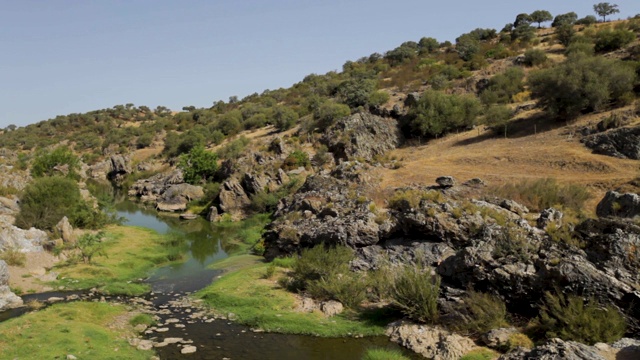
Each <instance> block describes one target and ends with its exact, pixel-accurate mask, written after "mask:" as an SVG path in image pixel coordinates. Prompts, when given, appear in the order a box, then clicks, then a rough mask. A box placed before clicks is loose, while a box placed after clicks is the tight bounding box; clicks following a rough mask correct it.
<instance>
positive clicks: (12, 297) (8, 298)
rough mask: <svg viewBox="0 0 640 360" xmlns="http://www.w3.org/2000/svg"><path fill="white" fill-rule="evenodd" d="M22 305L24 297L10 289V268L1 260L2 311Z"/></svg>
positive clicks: (0, 289) (0, 297) (0, 292)
mask: <svg viewBox="0 0 640 360" xmlns="http://www.w3.org/2000/svg"><path fill="white" fill-rule="evenodd" d="M19 306H22V299H21V298H20V297H19V296H17V295H16V294H14V293H13V292H11V290H10V289H9V268H8V267H7V263H6V262H4V260H0V311H4V310H7V309H12V308H15V307H19Z"/></svg>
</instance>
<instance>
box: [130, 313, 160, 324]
mask: <svg viewBox="0 0 640 360" xmlns="http://www.w3.org/2000/svg"><path fill="white" fill-rule="evenodd" d="M129 324H130V325H131V326H136V325H141V324H142V325H147V326H150V325H155V324H156V321H155V320H154V319H153V316H151V315H149V314H138V315H136V316H134V317H132V318H131V320H129Z"/></svg>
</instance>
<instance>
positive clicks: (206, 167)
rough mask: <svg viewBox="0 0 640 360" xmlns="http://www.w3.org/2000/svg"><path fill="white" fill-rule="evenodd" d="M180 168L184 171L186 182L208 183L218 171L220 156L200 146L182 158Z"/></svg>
mask: <svg viewBox="0 0 640 360" xmlns="http://www.w3.org/2000/svg"><path fill="white" fill-rule="evenodd" d="M178 167H179V168H181V169H182V174H183V176H184V181H186V182H188V183H189V184H197V183H200V182H205V183H206V182H207V181H208V180H211V179H213V177H214V176H215V174H216V171H218V155H217V154H216V153H213V152H209V151H206V150H205V149H204V146H202V145H198V146H195V147H193V148H192V149H191V150H189V153H188V154H182V155H181V156H180V163H179V164H178Z"/></svg>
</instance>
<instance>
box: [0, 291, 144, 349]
mask: <svg viewBox="0 0 640 360" xmlns="http://www.w3.org/2000/svg"><path fill="white" fill-rule="evenodd" d="M126 311H127V310H126V308H125V307H123V306H120V305H111V304H105V303H94V302H74V303H68V304H57V305H53V306H51V307H49V308H47V309H45V310H41V311H37V312H33V313H29V314H26V315H23V316H20V317H18V318H14V319H11V320H7V321H5V322H2V323H0V358H2V359H66V358H67V355H74V356H75V357H77V358H78V359H93V360H116V359H132V360H136V359H148V358H149V356H150V355H152V353H150V352H144V351H140V350H137V349H136V348H134V347H133V346H130V345H129V344H128V343H127V340H126V338H127V334H132V329H131V328H130V327H129V325H127V324H126V323H125V324H124V325H123V327H124V328H120V329H111V328H109V327H110V325H113V324H114V323H116V319H117V318H118V317H121V316H124V315H125V313H126Z"/></svg>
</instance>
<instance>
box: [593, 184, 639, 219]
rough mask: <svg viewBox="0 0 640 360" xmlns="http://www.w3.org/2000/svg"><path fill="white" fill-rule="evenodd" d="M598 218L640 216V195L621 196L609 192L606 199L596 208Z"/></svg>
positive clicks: (614, 192)
mask: <svg viewBox="0 0 640 360" xmlns="http://www.w3.org/2000/svg"><path fill="white" fill-rule="evenodd" d="M596 214H597V215H598V216H618V217H625V218H632V217H635V216H639V215H640V195H638V194H632V193H629V194H620V193H618V192H616V191H607V194H606V195H605V196H604V198H603V199H602V200H601V201H600V203H598V206H597V207H596Z"/></svg>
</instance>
